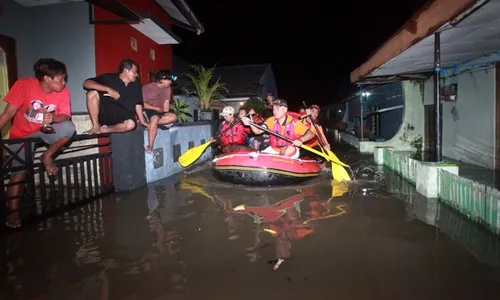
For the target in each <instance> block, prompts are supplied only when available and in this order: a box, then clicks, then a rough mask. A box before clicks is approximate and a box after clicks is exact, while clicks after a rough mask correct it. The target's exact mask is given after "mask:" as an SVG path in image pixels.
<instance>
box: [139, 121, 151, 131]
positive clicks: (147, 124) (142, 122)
mask: <svg viewBox="0 0 500 300" xmlns="http://www.w3.org/2000/svg"><path fill="white" fill-rule="evenodd" d="M141 124H142V125H143V126H145V127H146V128H147V129H148V130H149V129H150V128H151V125H150V124H149V123H148V122H146V121H141Z"/></svg>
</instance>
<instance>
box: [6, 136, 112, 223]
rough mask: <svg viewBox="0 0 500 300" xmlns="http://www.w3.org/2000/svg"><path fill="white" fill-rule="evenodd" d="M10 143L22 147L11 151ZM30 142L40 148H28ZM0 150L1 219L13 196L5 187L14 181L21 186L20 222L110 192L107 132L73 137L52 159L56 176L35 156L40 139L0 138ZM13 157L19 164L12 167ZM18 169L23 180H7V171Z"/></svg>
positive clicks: (110, 170) (110, 165) (110, 179)
mask: <svg viewBox="0 0 500 300" xmlns="http://www.w3.org/2000/svg"><path fill="white" fill-rule="evenodd" d="M14 144H21V145H22V146H21V147H20V149H19V150H18V151H16V152H13V151H12V150H11V149H10V148H9V145H14ZM32 144H35V145H36V146H41V147H39V148H35V149H36V150H35V151H32V150H31V149H32ZM0 149H1V151H2V155H0V166H1V169H0V176H1V180H0V199H4V205H2V206H1V210H2V220H4V219H5V213H6V209H7V203H8V201H9V200H10V199H12V198H13V197H8V196H7V189H8V187H9V186H12V185H15V184H24V185H25V189H24V193H23V195H22V196H21V201H20V205H19V209H20V214H21V218H22V219H23V221H26V220H37V219H40V218H45V217H47V216H48V215H51V214H52V213H55V212H60V211H63V210H66V209H71V208H73V207H75V206H77V205H79V204H82V203H84V202H86V201H88V200H92V199H96V198H100V197H102V196H104V195H106V194H109V193H111V192H113V191H114V187H113V172H112V167H113V166H112V158H111V151H110V150H109V149H110V138H109V136H108V135H93V136H88V135H76V136H74V137H73V139H72V140H71V141H70V143H68V145H66V146H65V147H63V148H62V149H61V151H60V153H59V155H58V156H57V158H56V160H55V164H56V166H57V167H58V168H59V171H58V172H57V175H55V176H50V177H49V176H48V175H47V173H46V172H45V167H44V165H43V163H42V162H41V161H40V159H39V157H40V155H41V154H42V153H43V152H44V151H45V149H44V145H43V142H42V141H41V140H40V139H36V138H34V139H10V140H0ZM24 153H25V154H26V155H25V156H26V157H24ZM14 160H17V161H18V162H19V163H21V165H20V166H16V167H13V166H12V162H13V161H14ZM18 171H26V175H27V176H26V178H25V180H24V181H22V182H16V183H9V179H10V174H11V173H12V172H18Z"/></svg>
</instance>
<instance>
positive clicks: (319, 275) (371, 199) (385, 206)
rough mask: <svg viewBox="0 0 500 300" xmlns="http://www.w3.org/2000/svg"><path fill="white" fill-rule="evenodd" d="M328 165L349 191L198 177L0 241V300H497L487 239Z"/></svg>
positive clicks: (362, 170)
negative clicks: (346, 179)
mask: <svg viewBox="0 0 500 300" xmlns="http://www.w3.org/2000/svg"><path fill="white" fill-rule="evenodd" d="M339 157H340V158H341V159H343V160H344V161H345V162H346V163H349V164H351V165H352V167H353V169H354V170H355V172H356V174H357V177H358V179H359V180H358V181H357V182H354V183H351V184H339V183H332V182H331V175H330V174H329V173H328V172H325V173H324V174H322V176H321V177H319V178H316V179H313V180H311V181H309V182H307V183H305V184H303V185H300V186H293V187H282V188H268V189H266V188H256V187H243V186H233V185H231V184H228V183H223V182H219V181H217V180H216V179H214V178H213V176H212V175H211V169H210V164H209V163H207V164H203V165H199V166H197V167H196V168H194V169H192V170H189V171H187V172H185V173H184V174H180V175H179V176H176V177H175V178H171V179H169V180H165V181H161V182H158V183H156V184H153V185H149V186H148V187H147V188H143V189H140V190H137V191H134V192H132V193H127V194H114V195H111V196H108V197H107V198H104V199H100V200H98V201H95V202H92V203H89V204H86V205H84V206H82V207H81V208H79V209H76V210H74V211H71V212H67V213H65V214H64V215H60V216H58V217H54V218H51V219H49V220H47V221H45V222H43V223H39V224H37V225H31V226H27V227H26V228H24V230H23V231H22V232H18V233H11V234H9V235H6V236H5V235H4V236H3V237H2V244H3V245H5V249H6V251H5V252H4V253H3V255H4V257H3V259H4V261H5V264H4V265H3V267H4V268H5V269H4V270H3V272H2V274H5V276H2V281H1V285H0V299H9V300H11V299H37V300H42V299H47V300H48V299H64V300H72V299H75V300H80V299H91V300H107V299H119V300H127V299H141V300H157V299H158V300H159V299H217V300H219V299H220V300H223V299H231V300H235V299H238V300H239V299H242V300H243V299H289V300H292V299H349V300H350V299H426V300H427V299H454V300H456V299H498V295H499V292H500V268H499V264H500V244H499V239H498V238H497V237H496V236H494V235H492V234H490V233H488V232H487V231H485V230H483V229H482V228H480V227H478V226H476V225H474V224H473V223H471V222H470V221H468V220H467V219H465V218H462V217H461V216H460V215H458V214H456V213H455V212H454V211H452V210H450V209H449V208H447V207H445V206H443V205H441V204H440V203H438V202H437V201H431V200H426V199H422V198H421V197H419V196H418V195H417V194H416V193H415V190H414V188H413V187H412V186H411V185H410V184H408V183H407V182H405V181H404V180H402V179H401V178H399V177H397V176H396V175H394V174H392V173H390V172H387V171H385V170H383V169H381V168H379V167H376V166H375V165H374V164H373V162H372V161H371V157H368V158H367V157H359V155H357V154H355V153H354V152H353V151H346V152H344V155H339ZM282 260H283V261H282ZM279 263H280V264H279Z"/></svg>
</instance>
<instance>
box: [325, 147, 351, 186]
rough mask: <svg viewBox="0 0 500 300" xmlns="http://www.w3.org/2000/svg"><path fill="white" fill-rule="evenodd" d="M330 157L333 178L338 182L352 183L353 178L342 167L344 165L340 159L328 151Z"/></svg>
mask: <svg viewBox="0 0 500 300" xmlns="http://www.w3.org/2000/svg"><path fill="white" fill-rule="evenodd" d="M328 156H329V157H330V159H331V162H332V176H333V178H334V179H335V180H338V181H351V180H352V179H351V176H349V172H347V170H346V169H345V168H344V167H343V166H342V165H341V164H344V163H343V162H341V161H340V160H339V158H338V157H337V156H336V155H335V154H334V153H333V152H332V151H330V150H328ZM344 165H345V164H344Z"/></svg>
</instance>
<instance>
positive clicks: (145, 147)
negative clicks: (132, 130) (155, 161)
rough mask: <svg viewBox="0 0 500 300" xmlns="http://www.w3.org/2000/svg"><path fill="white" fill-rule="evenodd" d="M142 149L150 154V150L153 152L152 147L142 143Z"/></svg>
mask: <svg viewBox="0 0 500 300" xmlns="http://www.w3.org/2000/svg"><path fill="white" fill-rule="evenodd" d="M144 150H145V151H146V153H150V154H151V152H153V147H151V146H146V145H144Z"/></svg>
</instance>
